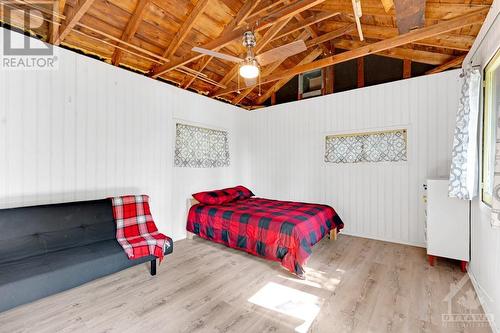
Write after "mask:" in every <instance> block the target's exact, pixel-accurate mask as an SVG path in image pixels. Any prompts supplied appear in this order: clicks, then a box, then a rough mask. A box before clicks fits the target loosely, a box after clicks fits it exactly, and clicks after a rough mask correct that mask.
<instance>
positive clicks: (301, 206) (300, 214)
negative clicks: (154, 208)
mask: <svg viewBox="0 0 500 333" xmlns="http://www.w3.org/2000/svg"><path fill="white" fill-rule="evenodd" d="M343 226H344V224H343V222H342V220H341V219H340V217H339V216H338V215H337V213H336V212H335V210H334V209H333V208H332V207H330V206H326V205H317V204H309V203H300V202H290V201H278V200H269V199H262V198H249V199H244V200H236V201H233V202H230V203H226V204H222V205H205V204H197V205H194V206H192V207H191V208H190V210H189V215H188V221H187V227H186V229H187V230H188V231H189V232H192V233H194V234H196V235H198V236H200V237H201V238H205V239H208V240H211V241H214V242H217V243H222V244H225V245H227V246H229V247H231V248H235V249H239V250H244V251H246V252H248V253H251V254H253V255H257V256H261V257H265V258H267V259H270V260H275V261H280V262H281V265H282V266H284V267H285V268H287V269H289V270H290V271H291V272H293V273H296V274H298V275H302V274H303V273H304V270H303V268H302V267H303V265H304V264H305V263H306V260H307V258H308V257H309V256H310V255H311V247H312V246H313V245H314V244H316V243H317V242H319V241H320V240H321V239H322V238H323V237H324V236H325V235H327V234H328V233H329V232H330V230H332V229H333V228H337V230H340V229H342V228H343Z"/></svg>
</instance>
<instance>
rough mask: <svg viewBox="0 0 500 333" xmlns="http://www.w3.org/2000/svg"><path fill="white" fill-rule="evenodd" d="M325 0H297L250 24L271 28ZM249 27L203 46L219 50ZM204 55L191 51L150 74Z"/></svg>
mask: <svg viewBox="0 0 500 333" xmlns="http://www.w3.org/2000/svg"><path fill="white" fill-rule="evenodd" d="M324 1H325V0H297V1H295V2H294V3H293V4H291V5H289V6H286V7H283V8H279V9H278V10H276V11H274V12H272V13H271V14H269V15H267V16H266V17H263V18H259V19H253V20H251V22H248V23H249V25H250V26H253V27H254V31H260V30H262V29H265V28H269V27H270V26H272V25H273V24H276V23H279V22H282V21H284V20H287V19H290V18H291V17H292V16H295V15H296V14H297V13H300V12H303V11H305V10H308V9H310V8H312V7H314V6H316V5H318V4H320V3H322V2H324ZM247 29H248V28H247V27H240V28H237V29H235V30H233V31H232V32H229V33H227V34H225V35H224V36H221V37H219V38H217V39H215V40H213V41H211V42H209V43H207V44H205V45H203V48H205V49H209V50H218V49H220V48H222V47H224V46H226V45H228V44H229V43H231V42H232V41H233V40H235V39H240V38H241V36H242V35H243V33H244V32H245V31H246V30H247ZM202 56H203V54H199V53H196V52H190V53H188V54H187V55H185V56H183V57H181V58H180V59H178V60H176V61H173V62H170V63H167V64H164V65H162V66H160V67H158V68H157V69H156V70H154V71H152V72H151V73H150V76H152V77H154V78H156V77H158V76H159V75H161V74H163V73H166V72H168V71H171V70H173V69H175V68H177V67H179V66H182V65H185V64H187V63H190V62H191V61H193V60H196V59H199V58H201V57H202Z"/></svg>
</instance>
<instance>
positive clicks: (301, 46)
mask: <svg viewBox="0 0 500 333" xmlns="http://www.w3.org/2000/svg"><path fill="white" fill-rule="evenodd" d="M242 44H243V46H244V47H245V48H246V49H247V55H246V57H245V58H239V57H235V56H232V55H229V54H224V53H220V52H217V51H212V50H208V49H204V48H202V47H193V49H192V50H193V51H195V52H198V53H203V54H206V55H209V56H212V57H217V58H220V59H223V60H228V61H232V62H235V63H237V64H239V65H240V68H239V74H240V76H241V77H242V78H243V79H244V80H245V83H246V85H247V86H250V85H254V84H255V83H256V78H257V77H258V76H259V75H260V68H261V66H265V65H268V64H271V63H273V62H276V61H278V60H283V59H285V58H288V57H290V56H292V55H294V54H298V53H301V52H303V51H305V50H307V47H306V44H305V43H304V41H303V40H298V41H295V42H292V43H289V44H285V45H282V46H278V47H276V48H274V49H271V50H269V51H266V52H264V53H261V54H258V55H255V53H254V50H253V48H254V47H255V45H256V39H255V34H254V33H253V32H252V31H246V32H245V33H243V39H242ZM238 82H239V81H238Z"/></svg>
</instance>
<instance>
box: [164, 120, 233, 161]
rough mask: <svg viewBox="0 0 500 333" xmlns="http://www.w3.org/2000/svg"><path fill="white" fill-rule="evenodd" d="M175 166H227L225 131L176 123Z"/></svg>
mask: <svg viewBox="0 0 500 333" xmlns="http://www.w3.org/2000/svg"><path fill="white" fill-rule="evenodd" d="M174 164H175V166H176V167H184V168H220V167H227V166H229V140H228V133H227V132H226V131H220V130H215V129H210V128H204V127H198V126H190V125H185V124H176V132H175V158H174Z"/></svg>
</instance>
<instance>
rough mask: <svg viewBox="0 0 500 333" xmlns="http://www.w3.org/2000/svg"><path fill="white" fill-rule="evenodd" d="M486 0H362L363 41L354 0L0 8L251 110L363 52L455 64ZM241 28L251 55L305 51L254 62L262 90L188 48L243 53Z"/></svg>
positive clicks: (90, 0) (12, 3)
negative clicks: (249, 35)
mask: <svg viewBox="0 0 500 333" xmlns="http://www.w3.org/2000/svg"><path fill="white" fill-rule="evenodd" d="M405 3H412V4H414V5H415V6H417V5H416V4H417V3H418V7H415V8H409V7H408V8H406V7H404V4H405ZM491 4H492V0H427V1H423V0H419V1H417V2H411V1H406V0H397V1H391V0H361V7H362V16H361V17H360V22H359V23H360V26H359V28H360V29H361V31H362V34H363V36H364V41H360V37H359V32H358V28H357V25H356V17H355V15H354V12H353V2H352V0H253V1H239V0H127V1H123V0H56V1H50V0H45V1H44V0H0V14H1V16H0V18H1V19H2V20H3V21H4V22H5V23H8V24H10V25H11V26H14V27H19V28H22V29H24V30H28V29H26V28H25V24H23V22H21V21H20V18H19V17H16V16H15V15H4V14H6V13H8V12H9V11H12V10H13V9H25V10H26V9H29V15H30V16H34V17H35V18H36V19H39V20H41V21H42V22H43V24H41V25H40V27H38V28H36V29H31V30H28V31H30V32H31V33H33V34H36V35H38V36H39V37H40V38H42V39H44V40H46V41H47V42H50V43H52V44H55V45H59V44H61V45H63V46H67V47H70V48H74V49H78V50H81V51H83V52H85V53H87V54H89V55H94V56H98V57H100V58H102V59H103V60H105V61H107V62H109V63H111V64H113V65H117V66H118V65H120V66H122V67H126V68H130V69H133V70H135V71H140V72H142V73H144V74H145V75H148V76H150V77H152V78H157V79H162V80H166V81H168V82H171V83H173V84H176V85H178V86H179V87H182V88H184V89H192V90H194V91H197V92H199V93H202V94H207V95H209V96H211V97H214V98H220V99H224V100H226V101H228V102H230V103H233V104H236V105H241V106H245V107H249V108H252V109H253V108H254V107H255V106H258V105H262V103H264V102H265V101H266V100H267V99H268V98H270V96H271V95H272V94H273V92H276V91H277V90H278V89H279V88H280V87H282V86H283V85H284V84H286V82H288V81H289V80H290V79H291V78H293V77H294V76H295V75H297V74H299V73H303V72H306V71H310V70H314V69H318V68H324V67H327V66H330V65H333V64H338V63H340V62H344V61H348V60H352V59H356V58H359V57H363V56H366V55H369V54H379V55H382V56H387V57H393V58H398V59H403V60H405V63H408V61H409V60H410V61H415V62H423V63H427V64H431V65H434V66H436V67H435V68H434V69H432V70H430V71H429V72H428V73H429V74H431V73H436V72H439V71H443V70H446V69H449V68H456V67H458V66H460V65H461V63H462V61H463V59H464V56H465V54H466V52H467V51H468V50H469V49H470V47H471V46H472V43H473V42H474V39H475V37H476V36H477V34H478V32H479V29H480V27H481V24H482V22H483V21H484V19H485V17H486V14H487V12H488V10H489V8H490V6H491ZM401 8H403V10H402V9H401ZM34 9H36V11H35V10H34ZM422 15H423V18H424V19H423V20H422ZM398 22H399V24H400V26H399V27H398ZM415 22H416V23H415ZM403 24H404V26H403ZM409 29H411V30H409ZM247 30H252V31H254V33H255V34H256V37H257V46H256V48H255V51H256V52H265V51H267V50H269V49H271V48H275V47H278V46H280V45H284V44H287V43H290V42H292V41H295V40H299V39H302V40H304V41H305V42H306V46H307V48H308V49H307V50H306V51H304V52H303V53H300V54H297V55H295V56H291V57H289V58H286V59H282V60H280V61H277V62H275V63H273V64H270V65H267V66H265V67H264V68H262V72H261V82H262V84H261V89H255V88H256V86H250V87H246V86H245V85H244V84H240V85H238V75H237V74H238V65H234V63H230V62H227V61H225V60H220V59H218V58H213V57H211V56H205V55H202V54H199V53H196V52H193V51H191V49H192V48H193V47H194V46H200V47H203V48H206V49H210V50H216V51H221V52H224V53H227V54H230V55H233V56H242V55H244V54H245V49H244V47H243V46H242V45H241V37H242V35H243V32H245V31H247ZM408 30H409V31H408ZM405 31H408V32H405ZM333 49H337V50H338V49H342V50H346V51H344V52H341V53H337V54H333V53H332V50H333Z"/></svg>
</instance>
